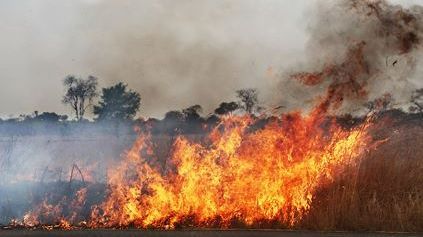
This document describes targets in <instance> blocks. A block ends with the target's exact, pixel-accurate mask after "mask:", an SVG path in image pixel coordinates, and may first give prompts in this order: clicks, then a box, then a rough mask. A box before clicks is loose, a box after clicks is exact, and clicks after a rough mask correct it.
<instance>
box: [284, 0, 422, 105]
mask: <svg viewBox="0 0 423 237" xmlns="http://www.w3.org/2000/svg"><path fill="white" fill-rule="evenodd" d="M315 9H316V10H315V11H313V13H312V14H311V15H312V20H311V21H310V23H311V24H310V25H309V33H310V39H309V42H308V47H307V53H308V54H307V56H308V60H307V61H305V62H304V65H300V66H298V69H297V72H294V71H289V72H287V74H288V76H286V77H288V78H290V79H292V78H294V79H296V80H294V82H288V85H289V86H288V87H283V88H285V89H286V88H289V89H290V90H291V91H292V90H293V89H292V88H295V89H294V90H295V91H297V92H299V93H297V97H296V98H293V99H294V102H293V103H292V104H293V105H294V106H295V105H298V103H299V102H300V103H301V102H302V101H304V100H301V99H298V95H301V96H303V97H306V98H308V99H311V98H313V97H314V96H315V95H316V94H320V95H321V100H320V104H319V109H320V111H322V110H323V111H327V110H333V109H339V108H341V110H340V111H341V112H354V111H357V110H360V108H362V105H363V103H364V102H365V101H366V100H372V99H375V98H377V97H380V96H382V95H383V94H385V93H390V94H391V95H392V96H393V98H394V99H395V100H396V102H397V106H398V107H401V106H403V105H404V104H405V103H407V101H408V100H409V98H410V94H411V92H412V90H414V89H416V88H418V87H421V86H422V85H423V83H422V82H421V80H420V79H419V74H420V72H419V71H418V70H417V69H418V68H419V67H420V65H421V63H422V62H421V58H422V57H421V56H422V52H421V43H422V33H423V19H422V16H423V15H422V14H423V8H422V7H420V6H411V7H410V8H404V7H402V6H400V5H393V4H390V3H388V2H386V1H382V0H380V1H379V0H378V1H370V0H366V1H356V0H344V1H338V2H336V3H334V2H333V1H320V2H318V4H317V5H316V8H315ZM298 71H306V72H300V73H298ZM289 75H290V76H289ZM298 82H299V83H298ZM283 83H285V81H284V82H283ZM304 85H306V88H303V87H304ZM283 86H286V84H284V85H283ZM310 87H315V88H311V89H312V90H311V93H310V90H309V89H310ZM291 101H293V100H291ZM310 101H311V100H310ZM313 103H315V102H314V101H312V102H311V103H310V104H313Z"/></svg>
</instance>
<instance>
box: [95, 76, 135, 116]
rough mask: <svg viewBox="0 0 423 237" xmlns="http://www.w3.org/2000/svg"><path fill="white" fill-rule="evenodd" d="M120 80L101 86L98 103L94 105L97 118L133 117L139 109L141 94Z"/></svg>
mask: <svg viewBox="0 0 423 237" xmlns="http://www.w3.org/2000/svg"><path fill="white" fill-rule="evenodd" d="M127 87H128V86H127V85H126V84H124V83H122V82H119V83H117V84H116V85H114V86H111V87H108V88H103V89H102V94H101V97H100V101H99V104H98V105H96V106H94V114H95V115H97V119H98V120H126V119H133V118H134V116H135V115H136V114H137V112H138V111H139V109H140V106H141V96H140V94H139V93H138V92H136V91H132V90H130V89H128V88H127Z"/></svg>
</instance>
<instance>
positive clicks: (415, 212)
mask: <svg viewBox="0 0 423 237" xmlns="http://www.w3.org/2000/svg"><path fill="white" fill-rule="evenodd" d="M374 136H375V137H381V138H383V137H388V136H389V137H390V138H389V140H388V141H387V142H386V143H384V144H382V145H380V146H379V147H378V149H376V150H373V151H369V153H368V154H367V155H366V157H365V158H364V159H363V160H362V162H361V163H360V164H359V165H358V169H357V167H355V168H354V167H352V168H350V169H348V170H346V171H345V172H344V173H343V174H342V175H341V176H340V177H338V178H337V179H336V181H335V183H333V184H332V185H330V186H328V187H325V188H323V189H322V190H320V191H319V192H318V194H317V195H316V197H315V199H314V202H313V205H312V209H311V210H310V213H309V215H308V216H307V217H306V218H305V219H304V221H303V222H302V223H301V224H300V228H307V229H314V230H354V231H357V230H365V231H368V230H370V231H415V232H421V231H423V128H421V127H419V126H417V127H416V126H407V125H400V126H394V127H390V128H389V129H379V130H377V131H375V132H374Z"/></svg>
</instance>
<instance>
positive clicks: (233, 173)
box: [89, 113, 369, 229]
mask: <svg viewBox="0 0 423 237" xmlns="http://www.w3.org/2000/svg"><path fill="white" fill-rule="evenodd" d="M312 114H313V113H312ZM255 122H256V121H255V119H253V118H251V117H248V116H231V117H227V118H225V119H224V120H223V122H222V123H221V124H220V125H219V126H217V127H216V128H214V130H213V131H212V132H211V133H210V134H209V135H208V136H207V137H206V138H205V139H204V140H203V141H192V140H190V139H188V138H187V137H184V136H179V137H177V138H176V139H175V142H174V144H173V147H172V153H171V155H170V157H169V159H170V160H171V162H170V164H168V165H167V166H166V167H165V168H164V169H163V168H161V167H160V166H158V165H152V163H154V162H151V160H152V159H154V154H153V152H152V148H151V147H152V143H151V137H150V135H149V134H141V135H140V136H139V138H138V139H137V141H136V142H135V144H134V146H133V147H132V149H131V150H130V151H129V152H128V153H127V155H126V157H125V159H124V160H123V161H122V162H121V164H120V165H119V166H118V167H116V168H115V169H113V170H110V172H109V179H108V188H109V194H108V196H107V198H106V200H105V201H104V202H103V203H102V204H100V205H98V206H96V207H94V208H93V212H92V216H91V220H90V222H89V226H91V227H92V228H96V227H129V226H133V227H137V228H165V229H168V228H176V227H178V226H195V227H216V226H218V227H222V228H228V227H233V226H234V225H236V224H237V223H238V225H242V226H257V225H260V223H261V224H265V223H278V225H280V226H287V227H290V226H293V225H295V224H296V223H297V222H298V221H300V220H301V219H302V217H303V216H304V215H306V214H307V211H308V210H309V209H310V206H311V205H312V202H313V193H314V192H315V190H316V189H318V188H319V187H320V186H322V185H325V183H328V182H330V181H331V180H332V179H333V177H334V176H336V175H337V174H338V173H339V172H341V171H342V167H344V166H346V165H353V164H354V163H355V162H357V161H358V160H359V158H360V154H361V153H362V151H363V148H365V147H366V146H367V143H368V141H369V138H368V135H367V128H368V126H369V123H366V124H365V125H363V126H362V127H360V128H355V129H353V130H350V131H347V130H344V129H342V128H340V127H339V126H337V125H336V124H335V123H334V122H330V121H329V122H328V121H326V120H325V119H323V118H317V117H316V116H302V115H301V114H300V113H291V114H289V115H285V116H283V117H281V118H278V119H274V120H273V121H271V122H269V123H268V124H267V125H266V126H265V127H264V128H262V129H256V130H255V131H252V130H251V128H252V127H254V123H255Z"/></svg>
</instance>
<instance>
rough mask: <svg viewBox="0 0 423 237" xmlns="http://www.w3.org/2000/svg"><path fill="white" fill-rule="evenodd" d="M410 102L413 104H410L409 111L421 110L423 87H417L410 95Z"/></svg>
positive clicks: (422, 108)
mask: <svg viewBox="0 0 423 237" xmlns="http://www.w3.org/2000/svg"><path fill="white" fill-rule="evenodd" d="M410 102H411V103H412V104H413V105H412V106H410V111H412V112H413V111H418V112H419V113H422V112H423V88H420V89H417V90H415V91H414V92H413V94H412V95H411V100H410Z"/></svg>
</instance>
